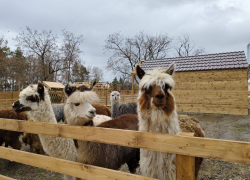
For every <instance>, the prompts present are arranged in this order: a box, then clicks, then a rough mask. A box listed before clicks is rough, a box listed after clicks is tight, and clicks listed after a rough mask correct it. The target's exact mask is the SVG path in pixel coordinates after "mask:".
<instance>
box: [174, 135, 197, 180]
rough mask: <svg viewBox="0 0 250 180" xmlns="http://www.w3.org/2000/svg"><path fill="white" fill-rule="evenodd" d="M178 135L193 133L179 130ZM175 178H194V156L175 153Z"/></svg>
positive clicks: (178, 179)
mask: <svg viewBox="0 0 250 180" xmlns="http://www.w3.org/2000/svg"><path fill="white" fill-rule="evenodd" d="M178 135H179V136H189V137H193V136H194V133H187V132H180V133H178ZM176 180H195V157H193V156H186V155H180V154H176Z"/></svg>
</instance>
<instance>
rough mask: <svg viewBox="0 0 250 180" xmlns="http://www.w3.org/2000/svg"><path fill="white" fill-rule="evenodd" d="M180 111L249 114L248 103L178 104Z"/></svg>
mask: <svg viewBox="0 0 250 180" xmlns="http://www.w3.org/2000/svg"><path fill="white" fill-rule="evenodd" d="M177 111H178V112H198V113H220V114H235V115H248V105H213V104H180V103H178V104H177Z"/></svg>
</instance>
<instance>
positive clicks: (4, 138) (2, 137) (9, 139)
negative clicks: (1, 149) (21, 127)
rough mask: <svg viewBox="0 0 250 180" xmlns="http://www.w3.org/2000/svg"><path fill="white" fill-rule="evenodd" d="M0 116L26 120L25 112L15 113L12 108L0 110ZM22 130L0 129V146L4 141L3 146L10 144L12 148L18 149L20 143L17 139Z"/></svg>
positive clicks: (20, 145)
mask: <svg viewBox="0 0 250 180" xmlns="http://www.w3.org/2000/svg"><path fill="white" fill-rule="evenodd" d="M0 118H6V119H18V120H27V119H28V116H27V114H26V113H16V112H15V111H14V110H12V109H6V110H0ZM21 134H23V133H22V132H16V131H8V130H1V129H0V146H1V145H2V144H3V143H5V147H8V146H11V147H12V148H14V149H18V150H20V149H21V147H22V143H21V142H20V141H19V136H20V135H21Z"/></svg>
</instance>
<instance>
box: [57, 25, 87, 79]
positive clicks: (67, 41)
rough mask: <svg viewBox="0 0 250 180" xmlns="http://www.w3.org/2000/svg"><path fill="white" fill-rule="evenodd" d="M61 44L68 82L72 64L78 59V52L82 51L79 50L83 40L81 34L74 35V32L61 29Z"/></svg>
mask: <svg viewBox="0 0 250 180" xmlns="http://www.w3.org/2000/svg"><path fill="white" fill-rule="evenodd" d="M62 32H63V37H64V39H63V45H62V48H61V50H62V52H63V54H64V56H65V60H66V62H67V64H65V65H66V67H67V69H68V72H67V73H68V75H67V81H68V83H69V82H70V73H71V69H72V67H73V66H72V65H73V64H74V62H76V61H78V62H79V61H80V59H79V54H80V53H81V52H82V51H81V50H80V45H81V43H82V42H83V40H84V39H83V35H79V36H76V35H75V34H73V33H71V32H69V31H66V30H63V31H62Z"/></svg>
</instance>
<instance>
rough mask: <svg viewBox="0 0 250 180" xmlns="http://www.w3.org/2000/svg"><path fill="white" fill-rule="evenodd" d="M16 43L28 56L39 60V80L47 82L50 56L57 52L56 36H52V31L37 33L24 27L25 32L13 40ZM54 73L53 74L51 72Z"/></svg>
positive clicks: (50, 61)
mask: <svg viewBox="0 0 250 180" xmlns="http://www.w3.org/2000/svg"><path fill="white" fill-rule="evenodd" d="M14 40H15V41H16V42H17V46H19V47H21V48H22V49H23V50H26V52H27V54H29V55H33V56H34V55H36V56H37V58H38V60H39V65H40V69H41V76H40V80H47V79H49V77H50V74H51V72H49V67H50V65H51V63H53V62H52V59H51V58H50V57H51V54H52V52H54V51H57V48H58V47H57V44H56V41H57V36H56V35H54V34H52V31H51V30H50V31H42V32H38V31H37V30H35V29H34V30H33V29H31V28H30V27H28V26H27V27H26V32H25V31H22V32H21V33H19V35H17V36H16V38H14ZM52 73H54V72H52Z"/></svg>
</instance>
